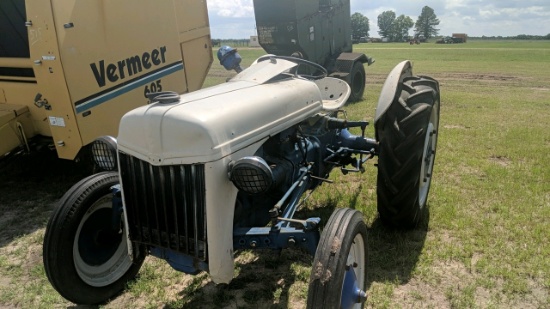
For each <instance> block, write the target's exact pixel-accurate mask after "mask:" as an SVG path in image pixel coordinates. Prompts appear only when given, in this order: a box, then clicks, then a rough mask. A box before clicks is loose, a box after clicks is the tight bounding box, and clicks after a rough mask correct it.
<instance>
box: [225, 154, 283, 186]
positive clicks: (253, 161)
mask: <svg viewBox="0 0 550 309" xmlns="http://www.w3.org/2000/svg"><path fill="white" fill-rule="evenodd" d="M229 179H230V180H231V181H232V182H233V184H234V185H235V187H237V188H238V189H239V190H242V191H244V192H246V193H249V194H261V193H265V192H267V191H268V190H269V189H270V188H271V186H272V185H273V182H274V177H273V172H272V171H271V168H270V167H269V165H268V164H267V162H265V160H264V159H262V158H260V157H244V158H241V159H239V160H237V161H236V162H234V163H233V164H232V165H231V166H230V171H229Z"/></svg>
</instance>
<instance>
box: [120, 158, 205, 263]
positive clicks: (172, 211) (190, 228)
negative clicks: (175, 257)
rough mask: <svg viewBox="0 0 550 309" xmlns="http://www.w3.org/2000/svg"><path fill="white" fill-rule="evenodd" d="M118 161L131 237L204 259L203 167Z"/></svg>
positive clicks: (126, 159)
mask: <svg viewBox="0 0 550 309" xmlns="http://www.w3.org/2000/svg"><path fill="white" fill-rule="evenodd" d="M119 160H120V171H121V178H122V179H121V180H122V188H123V192H124V200H125V207H126V212H127V217H128V224H129V232H130V239H131V240H132V241H135V242H138V243H142V244H146V245H150V246H155V247H160V248H167V249H170V250H174V251H177V252H181V253H184V254H187V255H190V256H193V257H195V258H197V259H200V260H201V261H207V258H208V254H207V245H206V241H207V237H206V236H207V234H206V202H205V193H206V188H205V178H204V165H170V166H154V165H152V164H149V163H147V162H145V161H142V160H139V159H137V158H135V157H132V156H129V155H127V154H125V153H123V152H120V153H119Z"/></svg>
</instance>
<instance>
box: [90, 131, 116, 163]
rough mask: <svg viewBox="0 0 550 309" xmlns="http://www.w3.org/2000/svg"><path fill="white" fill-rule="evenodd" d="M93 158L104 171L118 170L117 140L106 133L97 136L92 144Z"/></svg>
mask: <svg viewBox="0 0 550 309" xmlns="http://www.w3.org/2000/svg"><path fill="white" fill-rule="evenodd" d="M91 152H92V158H93V160H94V163H95V164H96V166H97V167H98V168H99V169H101V170H102V171H116V170H118V161H117V140H116V138H114V137H112V136H109V135H105V136H100V137H98V138H96V139H95V140H94V141H93V143H92V146H91Z"/></svg>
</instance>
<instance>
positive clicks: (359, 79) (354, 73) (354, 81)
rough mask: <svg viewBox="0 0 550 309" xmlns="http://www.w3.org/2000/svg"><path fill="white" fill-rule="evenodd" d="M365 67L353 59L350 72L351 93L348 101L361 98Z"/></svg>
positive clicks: (363, 91) (355, 100) (363, 87)
mask: <svg viewBox="0 0 550 309" xmlns="http://www.w3.org/2000/svg"><path fill="white" fill-rule="evenodd" d="M365 78H366V73H365V67H364V65H363V63H362V62H360V61H355V63H354V64H353V67H352V68H351V72H350V85H349V86H350V88H351V94H350V95H349V99H348V100H349V101H350V102H358V101H361V100H362V99H363V94H364V93H365V81H366V79H365Z"/></svg>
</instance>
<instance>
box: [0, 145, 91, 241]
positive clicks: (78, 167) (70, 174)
mask: <svg viewBox="0 0 550 309" xmlns="http://www.w3.org/2000/svg"><path fill="white" fill-rule="evenodd" d="M91 171H92V167H91V164H85V163H83V162H74V161H70V160H63V159H59V158H57V155H56V153H55V152H54V151H49V150H42V151H38V152H34V153H32V154H29V155H22V156H18V157H14V158H11V159H10V160H9V161H7V162H6V161H4V162H2V165H1V167H0V213H1V214H2V215H1V216H0V247H4V246H5V245H6V244H8V243H10V242H11V241H12V240H13V239H15V238H17V237H19V236H22V235H26V234H30V233H32V232H34V231H36V230H38V229H40V228H44V227H45V226H46V224H47V222H48V219H49V217H50V214H51V212H52V211H53V209H54V208H55V206H56V202H57V200H59V198H61V196H62V195H63V194H64V193H65V192H66V191H67V190H68V189H69V188H70V187H71V186H72V185H73V184H75V183H76V182H78V181H79V180H80V179H82V178H84V177H85V176H87V175H90V174H91Z"/></svg>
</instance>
